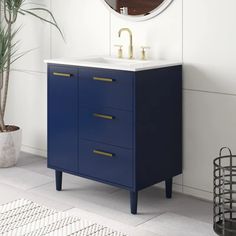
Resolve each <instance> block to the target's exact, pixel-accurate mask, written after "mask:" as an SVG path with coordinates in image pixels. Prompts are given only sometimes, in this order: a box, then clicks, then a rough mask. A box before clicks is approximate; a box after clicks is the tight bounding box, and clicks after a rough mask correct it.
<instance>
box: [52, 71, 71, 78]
mask: <svg viewBox="0 0 236 236" xmlns="http://www.w3.org/2000/svg"><path fill="white" fill-rule="evenodd" d="M53 75H55V76H61V77H71V76H72V75H71V74H67V73H59V72H53Z"/></svg>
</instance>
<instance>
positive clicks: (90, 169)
mask: <svg viewBox="0 0 236 236" xmlns="http://www.w3.org/2000/svg"><path fill="white" fill-rule="evenodd" d="M79 172H80V173H81V174H84V175H87V176H90V177H93V178H98V179H100V180H104V181H108V182H110V183H116V184H120V185H124V186H127V187H132V177H133V157H132V151H131V150H128V149H122V148H118V147H114V146H110V145H105V144H101V143H95V142H89V141H85V140H80V141H79Z"/></svg>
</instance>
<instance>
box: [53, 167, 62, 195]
mask: <svg viewBox="0 0 236 236" xmlns="http://www.w3.org/2000/svg"><path fill="white" fill-rule="evenodd" d="M55 175H56V189H57V191H61V186H62V171H57V170H56V171H55Z"/></svg>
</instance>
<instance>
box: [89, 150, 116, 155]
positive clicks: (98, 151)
mask: <svg viewBox="0 0 236 236" xmlns="http://www.w3.org/2000/svg"><path fill="white" fill-rule="evenodd" d="M93 153H94V154H97V155H100V156H105V157H113V156H114V154H112V153H110V152H103V151H100V150H93Z"/></svg>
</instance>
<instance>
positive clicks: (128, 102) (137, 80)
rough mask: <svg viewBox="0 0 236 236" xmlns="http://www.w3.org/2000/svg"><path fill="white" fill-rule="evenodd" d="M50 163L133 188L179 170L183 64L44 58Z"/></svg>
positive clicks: (133, 192)
mask: <svg viewBox="0 0 236 236" xmlns="http://www.w3.org/2000/svg"><path fill="white" fill-rule="evenodd" d="M47 63H48V167H49V168H52V169H54V170H55V172H56V189H57V190H59V191H60V190H61V189H62V173H63V172H66V173H70V174H73V175H77V176H81V177H84V178H88V179H92V180H95V181H99V182H102V183H105V184H110V185H113V186H116V187H119V188H123V189H126V190H128V191H130V201H131V202H130V205H131V213H133V214H136V213H137V201H138V192H139V191H140V190H142V189H144V188H147V187H149V186H152V185H154V184H156V183H159V182H161V181H165V183H166V197H167V198H171V195H172V179H173V177H174V176H176V175H179V174H181V173H182V66H181V65H180V64H174V63H162V64H161V66H160V63H159V64H158V63H157V64H156V66H148V63H147V66H146V67H145V66H143V65H142V66H141V65H140V68H134V67H133V68H131V69H130V68H123V69H122V68H119V67H115V66H114V67H111V68H110V67H109V68H108V67H106V66H101V67H99V66H97V64H96V63H80V62H79V61H77V62H71V61H69V60H68V61H65V60H64V61H63V60H61V61H60V60H58V61H57V60H49V61H47Z"/></svg>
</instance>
